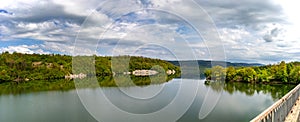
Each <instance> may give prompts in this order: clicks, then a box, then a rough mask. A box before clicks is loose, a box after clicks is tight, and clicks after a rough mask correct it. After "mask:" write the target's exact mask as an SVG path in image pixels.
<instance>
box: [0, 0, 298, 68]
mask: <svg viewBox="0 0 300 122" xmlns="http://www.w3.org/2000/svg"><path fill="white" fill-rule="evenodd" d="M298 5H299V4H297V3H295V2H294V1H292V0H285V1H279V0H225V1H224V0H195V1H190V0H114V1H111V0H107V1H106V0H90V1H88V2H87V1H85V0H64V1H61V0H47V1H46V0H26V1H24V0H6V1H4V0H2V1H0V52H4V51H9V52H14V51H16V52H22V53H43V54H48V53H59V54H69V55H74V54H83V55H88V54H97V55H124V54H126V55H143V56H149V57H154V58H162V59H167V60H173V59H181V60H185V59H204V60H208V59H218V58H215V57H222V56H225V58H226V60H227V61H231V62H258V63H265V64H268V63H276V62H278V61H281V60H285V61H300V46H299V45H300V34H298V32H300V16H298V14H297V12H299V11H300V7H298ZM74 52H76V53H74ZM217 54H218V55H217ZM212 55H214V56H215V57H212ZM219 59H220V60H221V59H222V58H219Z"/></svg>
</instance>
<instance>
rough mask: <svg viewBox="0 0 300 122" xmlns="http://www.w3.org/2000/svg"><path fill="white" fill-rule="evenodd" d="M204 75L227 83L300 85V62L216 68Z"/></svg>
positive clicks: (209, 78) (210, 69) (206, 71)
mask: <svg viewBox="0 0 300 122" xmlns="http://www.w3.org/2000/svg"><path fill="white" fill-rule="evenodd" d="M204 75H205V76H206V78H207V79H208V80H225V81H226V82H251V83H294V84H298V83H300V62H290V63H285V62H284V61H282V62H280V63H278V64H273V65H264V66H254V67H232V66H230V67H228V68H224V67H222V66H214V67H212V68H209V69H206V70H205V73H204Z"/></svg>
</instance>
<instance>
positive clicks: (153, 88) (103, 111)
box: [0, 79, 294, 122]
mask: <svg viewBox="0 0 300 122" xmlns="http://www.w3.org/2000/svg"><path fill="white" fill-rule="evenodd" d="M195 85H198V89H196V91H197V92H196V93H194V94H193V91H191V89H189V87H193V86H195ZM293 87H294V86H293V85H262V84H257V85H253V84H245V83H227V84H225V85H224V86H222V87H215V86H213V85H205V83H204V80H192V79H173V80H171V81H169V82H166V83H164V84H160V85H149V86H144V87H127V88H122V89H119V88H116V87H103V88H93V89H92V88H90V89H80V90H78V91H76V90H70V91H46V92H34V93H25V94H9V95H1V96H0V121H1V122H17V121H22V122H24V121H25V122H65V121H72V122H83V121H84V122H94V121H97V120H99V121H107V120H110V121H152V120H153V121H158V120H163V121H170V120H177V121H180V122H191V121H201V122H217V121H223V122H224V121H230V122H243V121H249V120H251V119H252V118H254V117H255V116H256V115H258V114H259V113H261V112H262V111H263V110H265V109H266V108H268V107H269V106H270V105H272V104H273V103H274V102H275V101H276V100H278V99H279V98H280V97H282V96H283V95H284V94H285V93H287V92H288V91H289V90H291V89H292V88H293ZM180 90H182V91H191V92H184V93H182V94H181V93H179V91H180ZM208 90H212V91H213V92H215V93H217V94H219V93H220V94H221V95H220V97H219V98H218V102H217V103H216V105H215V107H214V109H213V110H212V111H211V112H210V113H209V114H208V116H206V117H205V118H204V119H199V118H198V116H199V111H200V109H201V105H202V103H203V101H204V99H205V95H206V93H207V91H208ZM191 93H192V94H191ZM78 94H80V97H79V96H78ZM128 94H129V95H128ZM192 95H195V99H194V100H193V101H190V100H189V98H193V97H190V96H192ZM80 98H81V99H80ZM176 98H186V99H176ZM81 100H82V101H84V103H85V104H84V105H83V104H82V102H81ZM105 100H106V102H107V101H109V103H105ZM189 103H191V106H187V111H186V112H185V108H186V107H185V105H186V104H189ZM171 104H172V105H174V106H172V105H171ZM181 105H182V106H181ZM109 106H113V107H109ZM85 108H88V110H86V109H85ZM110 108H111V109H110ZM115 108H117V109H118V110H119V111H115ZM164 110H165V111H164ZM120 111H121V114H120ZM181 111H183V112H184V114H183V115H182V116H181V117H180V118H179V117H178V116H176V115H179V114H180V112H181ZM122 112H125V113H127V114H132V116H124V115H122ZM90 113H91V114H90ZM152 113H155V114H153V116H152V118H151V116H150V117H149V116H146V115H147V114H152ZM156 114H159V115H157V116H156ZM135 116H139V117H141V118H139V117H135ZM143 116H144V117H143ZM124 118H126V119H124ZM143 119H144V120H143Z"/></svg>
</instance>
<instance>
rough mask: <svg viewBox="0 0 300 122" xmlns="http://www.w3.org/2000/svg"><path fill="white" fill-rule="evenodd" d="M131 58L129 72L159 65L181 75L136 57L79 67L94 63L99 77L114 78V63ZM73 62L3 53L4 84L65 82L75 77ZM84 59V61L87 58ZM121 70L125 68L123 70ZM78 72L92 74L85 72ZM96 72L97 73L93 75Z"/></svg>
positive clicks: (169, 66)
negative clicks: (68, 77)
mask: <svg viewBox="0 0 300 122" xmlns="http://www.w3.org/2000/svg"><path fill="white" fill-rule="evenodd" d="M112 58H114V60H115V61H117V60H119V59H124V58H127V59H129V64H128V70H129V71H133V70H137V69H147V70H148V69H151V68H153V67H155V66H160V67H162V68H163V69H164V70H165V71H167V70H169V69H171V70H175V71H176V73H177V75H178V74H179V73H180V69H179V67H177V66H174V65H173V64H171V63H169V62H167V61H164V60H160V59H151V58H146V57H136V56H116V57H109V56H107V57H101V56H92V58H89V59H93V60H90V61H87V60H84V61H82V62H80V61H79V62H78V61H77V62H76V63H82V64H78V65H84V64H92V65H93V66H95V71H94V74H88V75H96V76H112V75H113V72H112V69H111V60H112ZM72 59H74V57H72V56H68V55H59V54H49V55H48V54H47V55H46V54H21V53H16V52H14V53H12V54H10V53H8V52H3V53H1V54H0V83H4V82H16V83H19V82H25V81H26V82H29V81H33V80H52V79H64V78H65V76H66V75H70V74H74V73H73V71H74V69H73V70H72ZM83 59H84V58H83ZM119 69H121V68H119ZM76 71H79V72H83V73H88V72H89V71H84V69H78V70H76ZM92 73H93V72H92Z"/></svg>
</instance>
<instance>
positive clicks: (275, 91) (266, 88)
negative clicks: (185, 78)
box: [205, 81, 296, 100]
mask: <svg viewBox="0 0 300 122" xmlns="http://www.w3.org/2000/svg"><path fill="white" fill-rule="evenodd" d="M205 86H207V87H209V88H211V89H213V90H214V91H217V92H220V91H221V89H223V90H224V91H226V92H228V93H229V94H231V95H232V94H234V93H236V92H241V93H244V94H246V95H247V96H253V95H254V94H255V93H257V94H260V93H262V94H270V95H271V96H272V98H273V100H278V99H280V98H281V97H283V96H284V95H285V94H287V93H288V92H289V91H290V90H291V89H293V88H294V87H295V86H296V85H293V84H253V83H242V82H228V83H225V84H222V83H220V82H207V81H206V82H205Z"/></svg>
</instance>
